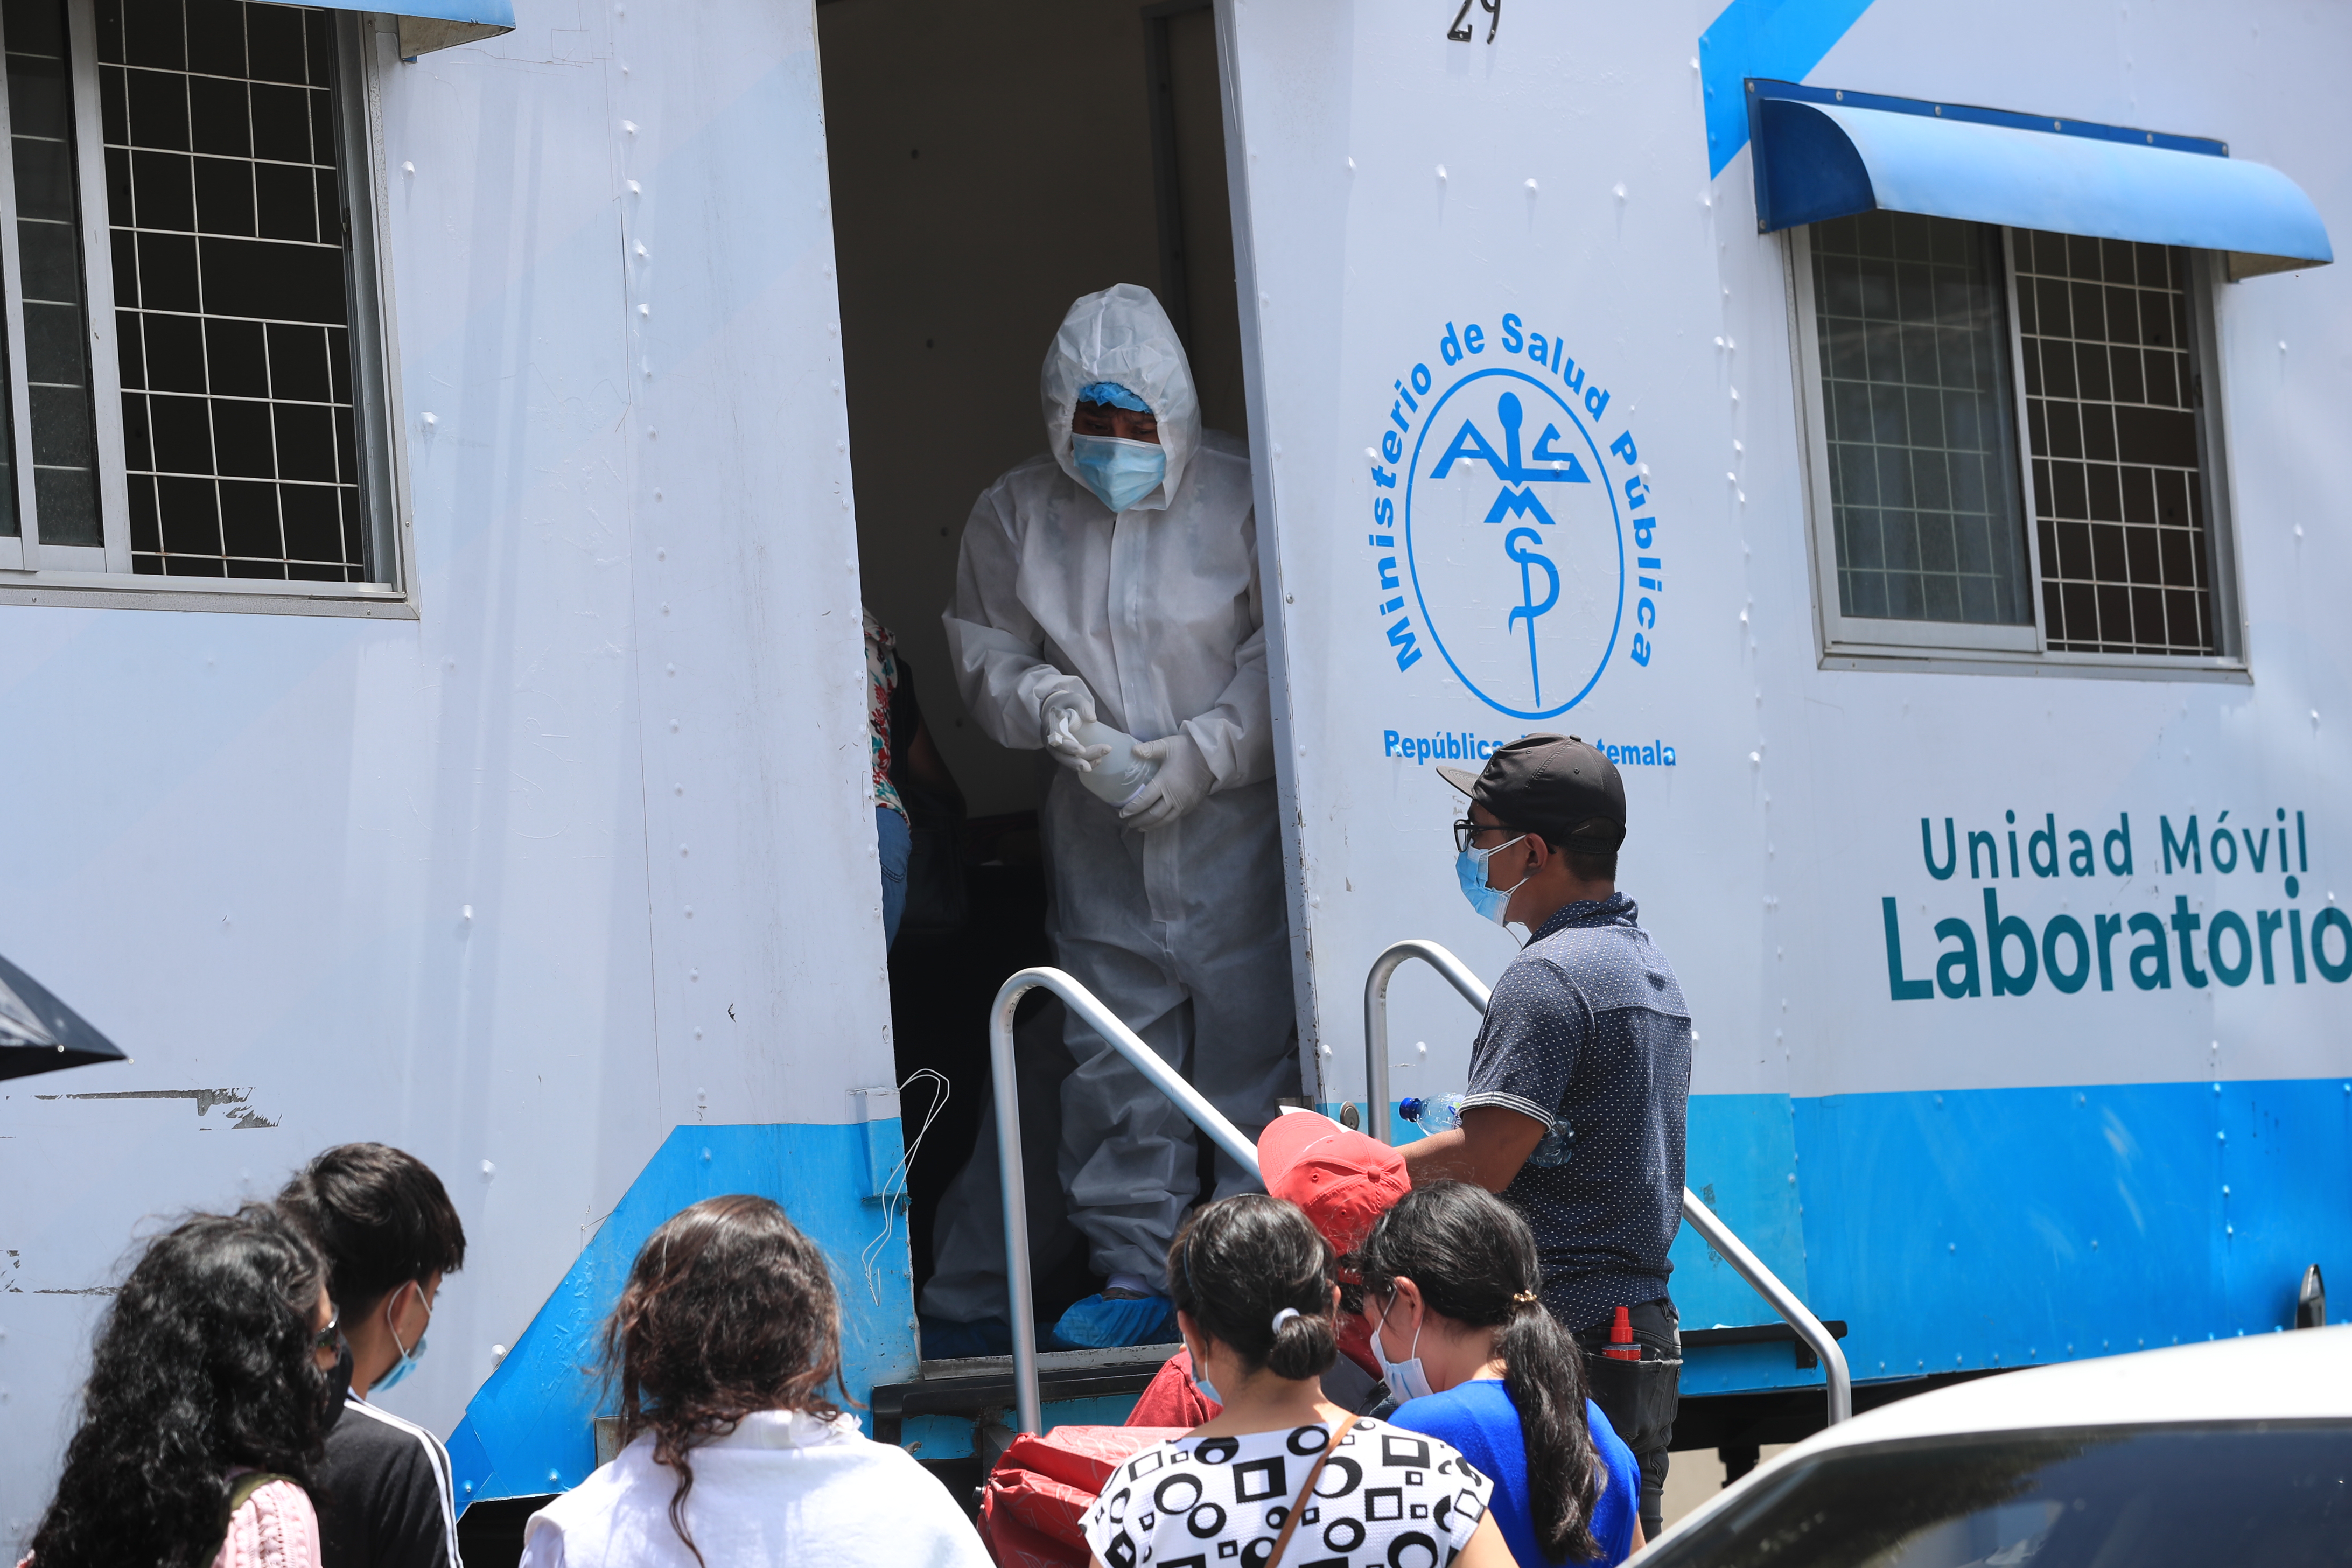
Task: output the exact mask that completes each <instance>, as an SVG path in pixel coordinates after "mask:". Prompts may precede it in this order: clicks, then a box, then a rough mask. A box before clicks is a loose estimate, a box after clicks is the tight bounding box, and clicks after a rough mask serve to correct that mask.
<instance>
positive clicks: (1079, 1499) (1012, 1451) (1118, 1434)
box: [980, 1426, 1190, 1568]
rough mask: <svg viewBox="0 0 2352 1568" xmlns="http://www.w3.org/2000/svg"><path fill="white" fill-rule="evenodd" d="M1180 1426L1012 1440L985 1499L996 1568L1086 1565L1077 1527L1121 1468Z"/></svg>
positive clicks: (983, 1520)
mask: <svg viewBox="0 0 2352 1568" xmlns="http://www.w3.org/2000/svg"><path fill="white" fill-rule="evenodd" d="M1188 1430H1190V1428H1188V1427H1183V1426H1056V1427H1055V1428H1054V1429H1053V1430H1052V1431H1051V1432H1047V1433H1045V1434H1043V1435H1042V1436H1039V1435H1035V1434H1031V1433H1024V1434H1022V1435H1021V1436H1018V1437H1015V1438H1013V1446H1012V1447H1009V1448H1007V1449H1005V1450H1004V1457H1003V1458H1001V1459H999V1460H997V1461H996V1469H995V1470H994V1472H993V1473H992V1474H991V1475H990V1476H989V1478H988V1485H987V1487H986V1488H985V1489H983V1490H982V1493H981V1499H980V1537H981V1539H982V1541H984V1542H987V1543H988V1551H989V1554H990V1555H991V1556H992V1557H993V1558H995V1559H996V1563H997V1568H1086V1564H1087V1556H1088V1552H1087V1542H1086V1537H1085V1536H1084V1535H1082V1534H1081V1533H1079V1526H1080V1524H1081V1522H1082V1521H1084V1520H1085V1519H1086V1517H1087V1510H1089V1509H1091V1508H1093V1507H1094V1506H1095V1499H1096V1498H1097V1497H1098V1496H1100V1495H1101V1494H1102V1489H1103V1485H1104V1483H1105V1482H1107V1481H1108V1480H1109V1479H1110V1478H1111V1475H1112V1472H1114V1471H1116V1470H1117V1469H1118V1468H1119V1466H1121V1465H1123V1464H1125V1463H1126V1462H1127V1461H1128V1460H1129V1459H1131V1458H1134V1457H1135V1456H1136V1455H1138V1454H1139V1453H1141V1452H1143V1450H1144V1449H1146V1448H1149V1447H1152V1446H1153V1445H1155V1444H1159V1443H1164V1442H1166V1441H1168V1439H1170V1438H1171V1437H1181V1436H1183V1435H1184V1434H1185V1433H1186V1432H1187V1431H1188Z"/></svg>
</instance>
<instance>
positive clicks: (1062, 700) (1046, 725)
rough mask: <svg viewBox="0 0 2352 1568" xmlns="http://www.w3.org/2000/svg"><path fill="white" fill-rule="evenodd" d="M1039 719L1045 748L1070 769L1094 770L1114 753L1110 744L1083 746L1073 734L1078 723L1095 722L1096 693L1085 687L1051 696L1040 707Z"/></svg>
mask: <svg viewBox="0 0 2352 1568" xmlns="http://www.w3.org/2000/svg"><path fill="white" fill-rule="evenodd" d="M1037 721H1038V732H1039V734H1040V736H1041V737H1042V738H1043V739H1044V741H1045V750H1046V751H1047V752H1050V753H1051V754H1052V756H1053V759H1054V760H1055V762H1057V763H1061V764H1062V765H1063V766H1064V767H1066V768H1069V769H1072V770H1074V771H1075V772H1077V773H1091V772H1093V771H1094V765H1095V764H1096V763H1098V762H1101V761H1102V760H1103V759H1104V758H1105V757H1108V756H1109V755H1110V748H1109V747H1108V746H1082V745H1080V744H1078V742H1077V738H1076V736H1074V735H1072V734H1071V733H1070V731H1071V728H1072V727H1073V726H1075V725H1078V724H1091V723H1093V722H1095V700H1094V694H1093V693H1092V692H1089V691H1087V689H1085V688H1084V687H1080V688H1079V689H1077V690H1076V691H1056V692H1055V693H1053V694H1052V695H1051V696H1049V697H1047V698H1046V699H1045V701H1044V702H1043V703H1042V704H1040V705H1039V707H1038V710H1037Z"/></svg>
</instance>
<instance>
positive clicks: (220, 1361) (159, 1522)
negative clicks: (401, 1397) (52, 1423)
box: [32, 1204, 328, 1568]
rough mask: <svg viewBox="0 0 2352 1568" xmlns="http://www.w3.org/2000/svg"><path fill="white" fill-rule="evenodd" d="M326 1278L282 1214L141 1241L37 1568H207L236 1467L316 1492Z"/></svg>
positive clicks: (197, 1222) (255, 1212)
mask: <svg viewBox="0 0 2352 1568" xmlns="http://www.w3.org/2000/svg"><path fill="white" fill-rule="evenodd" d="M325 1280H326V1267H325V1264H324V1263H323V1261H322V1260H321V1259H320V1257H319V1253H318V1250H317V1248H315V1247H312V1246H311V1244H310V1239H309V1238H308V1237H305V1236H304V1235H303V1234H302V1233H301V1231H300V1230H299V1228H298V1227H296V1226H293V1225H291V1224H289V1222H288V1221H287V1220H286V1218H285V1217H284V1216H283V1215H279V1214H278V1212H277V1211H275V1210H274V1209H271V1208H269V1207H268V1206H267V1205H261V1204H248V1205H246V1206H245V1207H244V1208H241V1209H239V1210H238V1211H237V1212H236V1214H233V1215H194V1216H193V1217H191V1218H188V1219H185V1220H183V1221H181V1222H180V1224H178V1225H177V1226H173V1228H172V1229H170V1230H168V1231H166V1232H164V1233H163V1235H162V1236H159V1237H156V1238H155V1239H154V1240H152V1241H151V1242H149V1243H148V1244H147V1248H146V1250H145V1251H144V1252H143V1253H142V1254H141V1255H140V1258H139V1261H138V1262H137V1263H135V1264H134V1265H132V1266H131V1273H130V1275H129V1277H128V1278H126V1279H124V1280H123V1282H122V1288H121V1290H120V1291H118V1292H117V1293H116V1295H115V1298H114V1300H113V1303H112V1304H111V1305H110V1306H109V1307H108V1308H107V1310H106V1315H105V1317H104V1318H102V1319H101V1320H100V1323H99V1331H98V1341H97V1343H96V1345H95V1346H94V1347H93V1349H92V1351H91V1354H90V1369H89V1383H88V1384H87V1385H85V1386H84V1388H83V1390H82V1401H81V1403H82V1409H81V1424H80V1426H79V1428H78V1429H77V1430H76V1431H75V1433H74V1435H73V1438H72V1440H71V1441H70V1442H69V1443H68V1444H67V1445H66V1458H65V1468H64V1471H63V1473H62V1474H60V1475H59V1476H58V1489H57V1493H56V1495H55V1496H54V1497H53V1498H52V1499H51V1500H50V1501H49V1506H48V1509H47V1511H46V1512H44V1513H43V1514H42V1516H41V1522H40V1526H39V1528H38V1529H37V1530H36V1531H34V1533H33V1541H32V1553H33V1558H34V1560H35V1561H36V1562H37V1563H39V1564H40V1565H41V1568H122V1565H124V1564H131V1563H136V1564H138V1565H139V1568H150V1565H152V1568H204V1565H205V1564H207V1563H211V1562H212V1561H213V1559H214V1558H215V1556H216V1555H218V1553H219V1552H220V1548H221V1540H222V1537H223V1535H224V1534H225V1533H226V1531H227V1529H228V1518H229V1508H228V1504H229V1487H230V1482H229V1475H228V1472H229V1468H230V1467H232V1466H239V1465H241V1466H246V1467H249V1468H253V1469H257V1470H266V1471H271V1472H274V1473H276V1474H278V1475H282V1476H286V1477H289V1478H290V1479H292V1480H293V1481H294V1482H295V1483H296V1484H297V1485H299V1486H302V1487H303V1488H305V1489H308V1488H309V1485H310V1467H311V1466H312V1465H313V1464H315V1463H316V1462H317V1460H318V1458H319V1455H320V1451H321V1447H322V1445H323V1443H324V1439H325V1434H326V1414H327V1402H328V1384H327V1377H326V1374H325V1373H321V1372H320V1370H319V1368H318V1366H317V1364H316V1363H314V1362H313V1361H312V1359H311V1354H310V1352H311V1347H312V1344H313V1342H315V1340H316V1337H317V1336H316V1334H315V1332H314V1330H313V1327H312V1314H313V1312H315V1311H316V1310H317V1306H318V1300H319V1291H320V1287H321V1286H322V1285H323V1284H324V1283H325Z"/></svg>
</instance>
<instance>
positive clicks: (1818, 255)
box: [1794, 213, 2236, 662]
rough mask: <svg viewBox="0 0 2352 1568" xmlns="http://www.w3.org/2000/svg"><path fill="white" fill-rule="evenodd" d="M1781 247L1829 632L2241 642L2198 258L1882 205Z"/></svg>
mask: <svg viewBox="0 0 2352 1568" xmlns="http://www.w3.org/2000/svg"><path fill="white" fill-rule="evenodd" d="M1794 252H1795V258H1796V261H1797V265H1798V267H1799V269H1800V276H1801V288H1800V289H1799V290H1798V291H1797V302H1798V316H1799V326H1800V332H1799V347H1800V354H1801V360H1802V363H1803V367H1804V374H1803V383H1804V384H1803V386H1802V388H1801V391H1802V394H1803V397H1804V402H1805V408H1806V414H1807V424H1808V437H1809V440H1810V445H1811V469H1812V475H1813V495H1814V501H1815V505H1816V506H1817V507H1818V508H1820V512H1819V514H1818V515H1817V518H1816V526H1815V529H1814V533H1815V554H1816V561H1817V569H1818V574H1819V576H1820V579H1821V582H1822V591H1821V603H1822V621H1823V631H1824V634H1825V640H1826V642H1827V643H1828V645H1829V647H1830V650H1831V651H1833V652H1834V651H1838V650H1841V649H1843V650H1850V651H1854V652H1861V653H1869V652H1875V651H1883V652H1888V653H1899V654H1901V655H1903V656H1904V657H1916V656H1917V655H1918V654H1919V653H1921V652H1923V651H1924V652H1935V651H1948V652H1955V653H1961V654H1969V655H1977V654H1982V655H1989V656H1991V657H1993V658H2021V657H2031V658H2056V659H2060V660H2066V659H2075V660H2083V659H2088V660H2093V661H2109V662H2112V661H2114V660H2116V659H2117V658H2124V659H2126V660H2132V659H2137V660H2147V659H2149V658H2162V659H2166V660H2171V661H2178V660H2180V659H2184V658H2195V659H2201V660H2205V661H2208V662H2215V661H2222V662H2226V661H2227V660H2229V659H2231V658H2234V657H2235V651H2236V650H2235V649H2234V648H2233V647H2231V645H2230V639H2229V637H2228V635H2227V628H2228V626H2229V624H2230V622H2229V616H2228V614H2227V607H2226V605H2223V604H2222V603H2221V597H2222V594H2223V584H2226V582H2227V580H2228V574H2227V573H2226V571H2225V570H2224V568H2225V566H2226V560H2225V557H2224V556H2223V555H2222V553H2221V531H2220V527H2219V521H2218V519H2217V517H2216V507H2215V504H2214V503H2215V489H2214V487H2213V486H2212V485H2211V483H2210V464H2209V463H2208V462H2207V461H2206V460H2205V459H2204V458H2203V457H2202V454H2203V453H2204V452H2205V451H2207V450H2208V449H2209V448H2210V447H2212V444H2213V442H2214V439H2215V434H2214V431H2213V430H2212V429H2211V427H2210V426H2211V421H2212V419H2213V412H2212V410H2210V408H2208V407H2207V406H2206V402H2205V399H2204V397H2203V395H2202V382H2201V380H2200V361H2201V357H2202V350H2201V348H2200V343H2201V339H2200V330H2201V329H2200V324H2199V323H2200V312H2201V310H2202V308H2203V298H2204V296H2203V294H2202V293H2201V292H2200V291H2201V290H2202V289H2205V288H2206V287H2207V285H2206V283H2205V280H2204V279H2205V276H2206V275H2205V272H2204V269H2203V268H2202V266H2201V264H2200V260H2199V258H2197V257H2195V256H2194V255H2193V254H2192V253H2190V252H2189V251H2184V250H2178V249H2168V248H2166V247H2161V246H2152V245H2138V244H2131V243H2126V242H2122V241H2116V240H2099V239H2085V238H2083V237H2073V236H2066V235H2060V234H2043V233H2029V232H2025V231H2022V230H2020V231H2009V230H2003V229H2000V228H1998V227H1995V226H1989V225H1983V224H1973V223H1963V222H1959V221H1957V220H1952V219H1944V218H1928V217H1921V216H1909V215H1904V214H1895V213H1869V214H1864V215H1861V216H1855V217H1850V218H1841V219H1838V220H1835V221H1833V222H1828V223H1821V224H1816V225H1813V226H1811V227H1810V228H1808V229H1801V230H1798V231H1796V237H1795V242H1794Z"/></svg>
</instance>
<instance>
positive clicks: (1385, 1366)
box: [1372, 1296, 1437, 1405]
mask: <svg viewBox="0 0 2352 1568" xmlns="http://www.w3.org/2000/svg"><path fill="white" fill-rule="evenodd" d="M1395 1306H1396V1298H1395V1297H1393V1296H1391V1297H1390V1298H1389V1309H1393V1308H1394V1307H1395ZM1388 1321H1389V1313H1388V1310H1382V1311H1381V1321H1380V1323H1379V1324H1378V1325H1377V1326H1375V1327H1374V1328H1373V1330H1372V1359H1373V1360H1375V1361H1377V1362H1379V1363H1381V1382H1382V1383H1385V1384H1388V1385H1389V1393H1390V1394H1393V1395H1395V1397H1396V1401H1397V1403H1398V1404H1400V1405H1402V1404H1403V1403H1404V1402H1405V1401H1406V1400H1408V1399H1425V1398H1427V1397H1428V1396H1429V1395H1430V1394H1434V1393H1435V1392H1437V1391H1436V1390H1435V1389H1433V1388H1432V1387H1430V1386H1429V1373H1427V1372H1425V1371H1423V1369H1422V1364H1421V1356H1420V1354H1419V1352H1420V1350H1421V1325H1420V1324H1418V1323H1416V1324H1414V1325H1413V1330H1412V1345H1411V1346H1409V1347H1408V1348H1409V1349H1410V1350H1412V1352H1414V1353H1413V1354H1411V1355H1408V1356H1407V1357H1405V1359H1404V1360H1402V1361H1391V1360H1389V1352H1388V1347H1387V1346H1386V1345H1383V1344H1382V1343H1381V1330H1383V1329H1385V1328H1386V1327H1387V1326H1388Z"/></svg>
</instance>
